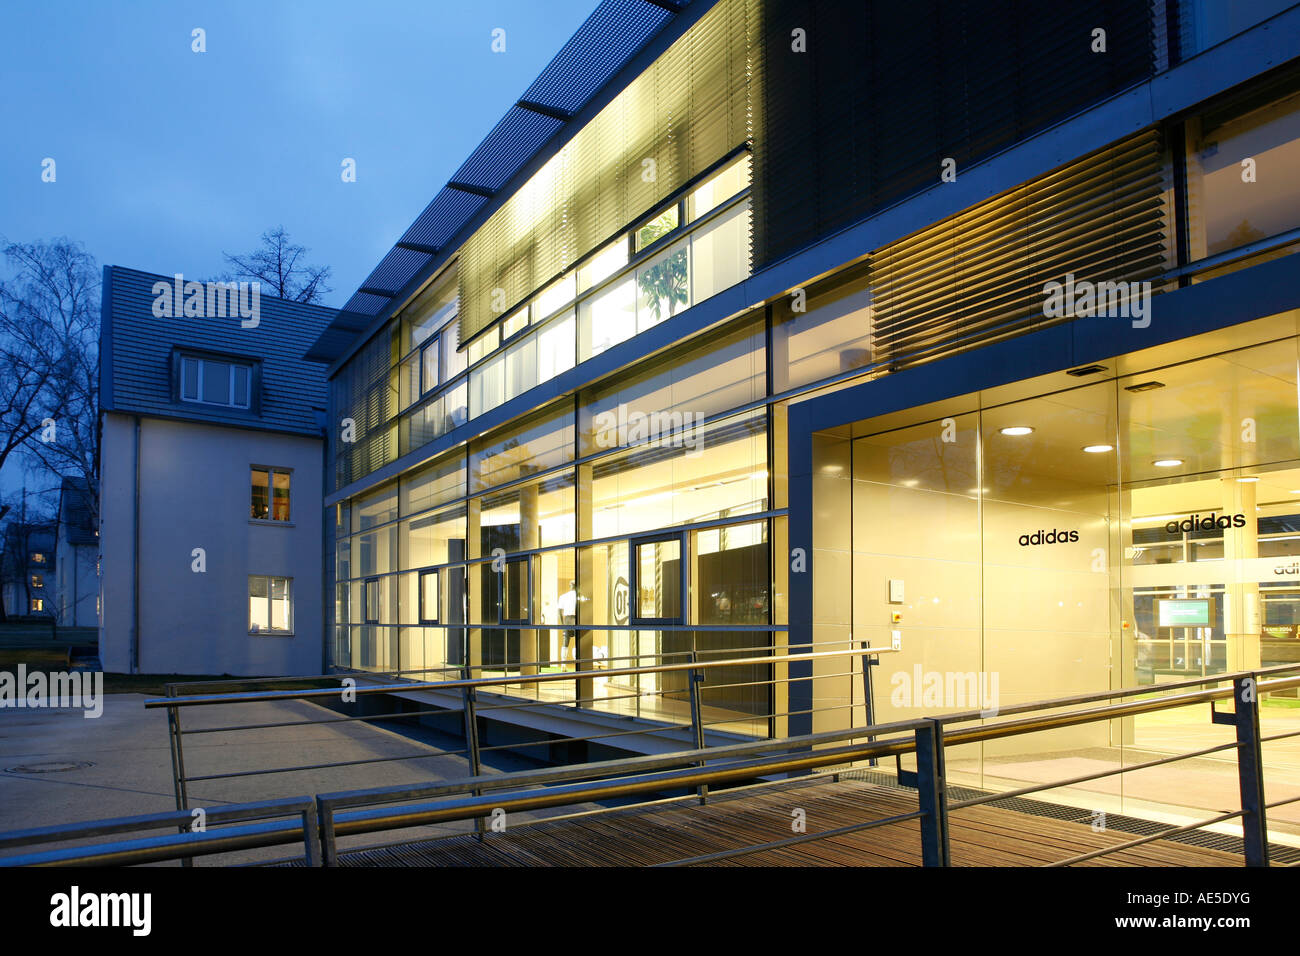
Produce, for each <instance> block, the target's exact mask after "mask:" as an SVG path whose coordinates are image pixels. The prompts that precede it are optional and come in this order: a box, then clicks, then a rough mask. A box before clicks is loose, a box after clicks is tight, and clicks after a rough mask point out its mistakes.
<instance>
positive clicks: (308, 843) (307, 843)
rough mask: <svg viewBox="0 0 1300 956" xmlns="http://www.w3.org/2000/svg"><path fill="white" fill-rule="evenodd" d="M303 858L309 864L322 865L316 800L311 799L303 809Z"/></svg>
mask: <svg viewBox="0 0 1300 956" xmlns="http://www.w3.org/2000/svg"><path fill="white" fill-rule="evenodd" d="M302 842H303V858H304V859H305V860H306V862H307V865H308V866H321V865H322V864H321V852H320V827H319V824H318V823H317V820H316V801H315V800H312V801H310V802H309V803H308V804H307V806H306V807H305V808H304V809H303V811H302Z"/></svg>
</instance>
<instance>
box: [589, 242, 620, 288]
mask: <svg viewBox="0 0 1300 956" xmlns="http://www.w3.org/2000/svg"><path fill="white" fill-rule="evenodd" d="M625 265H627V238H626V237H624V238H622V239H618V240H616V241H614V242H612V243H610V244H609V245H608V246H606V247H605V248H604V249H602V250H601V251H600V252H598V253H596V255H594V256H592V257H591V258H590V259H588V260H587V261H586V262H585V263H583V264H582V265H581V266H580V267H579V268H578V291H579V292H586V291H587V290H588V289H590V288H592V287H593V286H597V285H599V284H600V283H601V282H603V281H605V280H606V279H608V278H609V277H610V276H612V275H613V274H614V273H615V272H618V270H619V269H622V268H623V267H624V266H625Z"/></svg>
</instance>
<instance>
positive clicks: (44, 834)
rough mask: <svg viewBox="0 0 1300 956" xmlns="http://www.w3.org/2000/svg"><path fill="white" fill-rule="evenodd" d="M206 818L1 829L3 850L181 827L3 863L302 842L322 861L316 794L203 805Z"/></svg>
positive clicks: (116, 861)
mask: <svg viewBox="0 0 1300 956" xmlns="http://www.w3.org/2000/svg"><path fill="white" fill-rule="evenodd" d="M286 816H296V817H298V818H299V822H298V823H288V822H266V821H271V820H274V819H275V818H278V817H286ZM202 819H203V823H202V829H199V828H197V827H195V826H194V824H195V823H196V817H195V811H193V810H172V811H167V812H165V813H149V814H144V815H141V816H131V817H114V818H112V819H108V820H89V821H85V822H82V823H66V824H57V825H55V826H46V827H35V828H33V829H28V830H13V831H10V832H8V833H0V848H7V847H19V846H35V845H38V844H42V843H61V842H65V841H73V840H84V839H87V838H89V837H96V836H106V835H109V834H120V833H132V832H140V831H144V830H161V829H164V828H167V827H179V828H180V831H181V832H179V833H177V834H169V835H167V836H154V837H146V838H143V839H132V840H117V841H113V842H110V843H106V844H97V845H95V846H89V847H64V848H60V849H57V850H44V851H40V852H33V853H24V854H21V855H18V856H8V857H0V867H12V866H111V865H132V864H137V863H153V862H158V861H162V860H175V859H184V858H188V857H191V856H201V855H206V854H213V853H228V852H231V851H234V850H244V849H252V848H258V847H266V846H283V845H284V844H286V843H297V842H301V843H302V844H303V852H304V859H305V861H306V862H307V865H308V866H320V865H321V855H320V830H319V827H318V826H317V819H316V801H315V800H313V799H312V798H311V797H306V796H302V797H289V798H285V799H279V800H263V801H259V802H256V803H242V804H233V805H230V806H222V807H213V808H211V809H208V808H204V809H203V818H202ZM229 823H237V824H239V825H238V826H221V827H220V828H219V829H212V830H209V829H208V826H209V825H219V824H229Z"/></svg>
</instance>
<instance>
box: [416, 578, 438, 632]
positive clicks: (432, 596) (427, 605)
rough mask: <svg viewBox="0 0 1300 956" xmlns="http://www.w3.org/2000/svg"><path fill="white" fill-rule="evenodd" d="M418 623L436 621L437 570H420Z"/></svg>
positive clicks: (435, 622) (433, 622) (432, 622)
mask: <svg viewBox="0 0 1300 956" xmlns="http://www.w3.org/2000/svg"><path fill="white" fill-rule="evenodd" d="M420 623H421V624H437V623H438V572H437V571H421V572H420Z"/></svg>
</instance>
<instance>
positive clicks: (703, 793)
mask: <svg viewBox="0 0 1300 956" xmlns="http://www.w3.org/2000/svg"><path fill="white" fill-rule="evenodd" d="M691 663H692V664H695V663H698V662H697V660H696V657H695V651H691ZM686 673H687V675H689V679H688V680H687V685H688V687H689V688H690V695H691V732H692V733H693V734H694V736H695V749H696V750H703V749H704V718H703V716H702V715H701V713H700V682H701V681H703V680H704V671H703V669H702V668H699V667H692V668H691V669H690V670H688V671H687V672H686ZM704 764H705V761H703V760H701V761H700V762H699V764H698V766H701V767H703V766H704ZM696 792H697V793H698V794H699V795H700V803H701V804H705V803H708V802H709V788H708V785H707V784H701V785H700V787H699V789H698V790H697V791H696Z"/></svg>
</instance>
